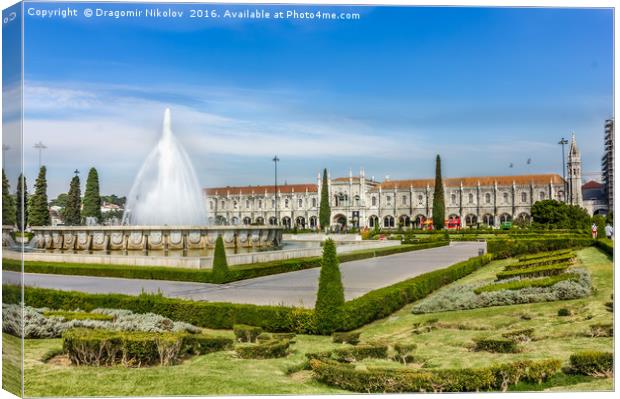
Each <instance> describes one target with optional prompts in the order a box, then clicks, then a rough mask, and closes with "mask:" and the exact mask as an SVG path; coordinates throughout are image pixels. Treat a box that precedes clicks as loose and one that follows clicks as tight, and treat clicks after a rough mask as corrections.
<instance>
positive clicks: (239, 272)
mask: <svg viewBox="0 0 620 399" xmlns="http://www.w3.org/2000/svg"><path fill="white" fill-rule="evenodd" d="M448 244H449V242H448V241H434V242H425V243H420V244H411V245H400V246H394V247H389V248H377V249H368V250H361V251H355V252H351V253H347V254H341V255H338V259H339V261H340V262H349V261H353V260H360V259H368V258H374V257H379V256H386V255H394V254H399V253H404V252H410V251H418V250H421V249H428V248H435V247H440V246H445V245H448ZM320 261H321V257H312V258H299V259H288V260H279V261H273V262H264V263H252V264H247V265H238V266H231V267H230V268H229V270H228V272H227V273H225V274H224V275H221V276H218V275H215V274H214V273H212V272H211V270H210V269H206V270H201V269H187V268H171V267H163V266H159V267H157V266H131V265H106V264H86V263H60V262H35V261H27V262H24V272H26V273H41V274H63V275H74V276H96V277H120V278H130V279H144V280H169V281H191V282H198V283H212V284H221V283H230V282H233V281H240V280H247V279H250V278H256V277H263V276H269V275H272V274H280V273H288V272H293V271H298V270H305V269H312V268H315V267H320ZM2 270H7V271H16V272H21V271H22V270H21V261H19V260H13V259H2Z"/></svg>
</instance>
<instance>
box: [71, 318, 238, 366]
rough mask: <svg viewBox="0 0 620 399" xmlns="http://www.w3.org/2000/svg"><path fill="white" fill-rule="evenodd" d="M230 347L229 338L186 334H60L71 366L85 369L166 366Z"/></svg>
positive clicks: (86, 331) (84, 330) (74, 331)
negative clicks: (120, 366)
mask: <svg viewBox="0 0 620 399" xmlns="http://www.w3.org/2000/svg"><path fill="white" fill-rule="evenodd" d="M231 346H232V340H231V339H227V338H221V337H208V336H205V335H190V334H187V333H153V332H142V331H110V330H94V329H88V328H77V329H71V330H68V331H66V332H65V333H64V334H63V350H64V352H65V353H67V355H68V356H69V359H70V360H71V363H73V364H75V365H88V366H104V365H105V366H111V365H114V364H123V365H124V366H127V367H141V366H149V365H154V364H158V365H161V366H168V365H171V364H175V363H177V362H178V361H179V360H180V359H181V358H182V357H183V356H184V355H187V354H197V355H201V354H204V353H209V352H214V351H219V350H225V349H228V348H230V347H231Z"/></svg>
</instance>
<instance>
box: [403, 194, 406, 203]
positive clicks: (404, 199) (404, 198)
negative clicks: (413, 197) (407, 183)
mask: <svg viewBox="0 0 620 399" xmlns="http://www.w3.org/2000/svg"><path fill="white" fill-rule="evenodd" d="M403 205H407V196H406V195H403Z"/></svg>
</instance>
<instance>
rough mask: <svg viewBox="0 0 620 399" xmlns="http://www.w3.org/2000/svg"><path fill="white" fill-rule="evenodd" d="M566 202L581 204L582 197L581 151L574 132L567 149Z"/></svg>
mask: <svg viewBox="0 0 620 399" xmlns="http://www.w3.org/2000/svg"><path fill="white" fill-rule="evenodd" d="M566 168H567V169H568V203H569V204H571V205H579V206H583V197H582V195H581V153H580V152H579V148H577V140H576V139H575V133H573V138H572V140H571V142H570V148H569V149H568V163H567V164H566Z"/></svg>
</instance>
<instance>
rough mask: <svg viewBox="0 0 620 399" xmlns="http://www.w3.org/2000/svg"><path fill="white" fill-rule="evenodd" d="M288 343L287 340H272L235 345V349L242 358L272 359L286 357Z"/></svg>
mask: <svg viewBox="0 0 620 399" xmlns="http://www.w3.org/2000/svg"><path fill="white" fill-rule="evenodd" d="M290 345H291V343H290V341H288V340H272V341H267V342H263V343H260V344H244V345H237V346H236V347H235V351H236V352H237V355H238V356H239V357H240V358H242V359H274V358H278V357H286V356H287V355H288V349H289V346H290Z"/></svg>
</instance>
